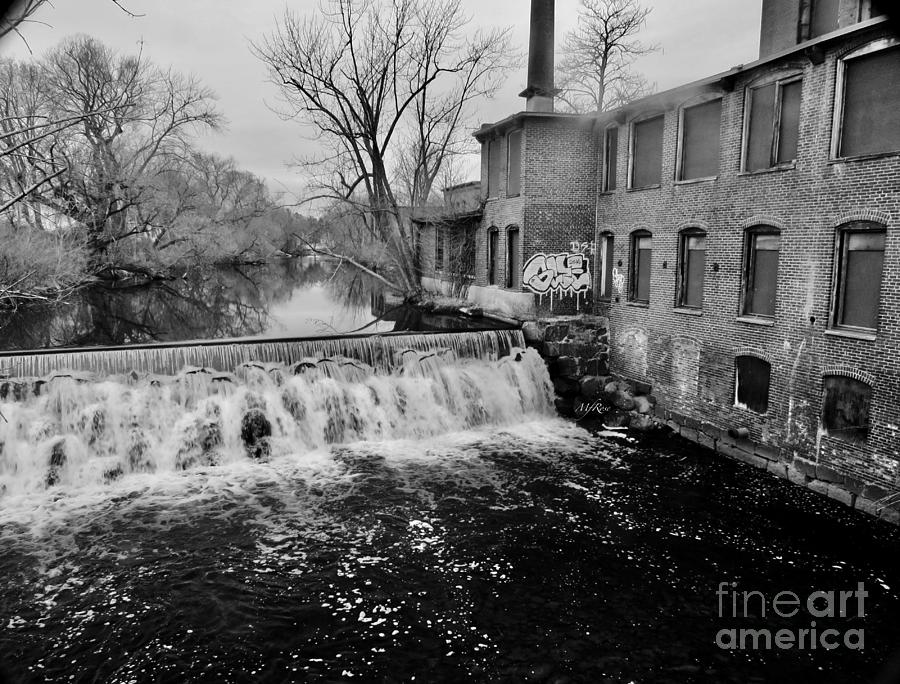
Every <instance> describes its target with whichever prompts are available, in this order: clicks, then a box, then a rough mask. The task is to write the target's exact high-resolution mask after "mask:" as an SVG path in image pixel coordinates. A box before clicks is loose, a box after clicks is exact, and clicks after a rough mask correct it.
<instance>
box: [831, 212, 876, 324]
mask: <svg viewBox="0 0 900 684" xmlns="http://www.w3.org/2000/svg"><path fill="white" fill-rule="evenodd" d="M867 225H868V226H873V225H877V224H854V226H856V227H857V229H856V230H854V229H853V228H849V229H845V230H844V231H842V233H841V235H840V267H841V270H840V273H839V274H838V288H839V292H838V318H837V324H838V325H842V326H850V327H853V328H864V329H868V330H875V329H876V328H877V327H878V308H879V304H880V299H881V274H882V270H883V268H884V243H885V232H884V231H883V230H877V229H876V230H871V229H870V230H866V229H865V226H867ZM859 228H862V230H859Z"/></svg>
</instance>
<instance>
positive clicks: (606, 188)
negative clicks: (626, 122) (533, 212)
mask: <svg viewBox="0 0 900 684" xmlns="http://www.w3.org/2000/svg"><path fill="white" fill-rule="evenodd" d="M619 128H620V126H619V124H617V123H613V124H609V125H608V126H607V127H606V128H604V129H603V180H602V184H601V186H600V187H601V192H615V191H616V190H617V189H618V187H619V142H620V138H621V137H622V136H621V135H620V131H619ZM612 131H615V133H616V158H615V159H613V160H612V164H610V158H609V134H610V132H612ZM610 166H612V167H613V168H614V170H615V173H614V177H615V181H616V184H615V185H614V186H613V187H610V185H609V169H610Z"/></svg>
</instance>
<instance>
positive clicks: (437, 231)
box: [434, 226, 447, 271]
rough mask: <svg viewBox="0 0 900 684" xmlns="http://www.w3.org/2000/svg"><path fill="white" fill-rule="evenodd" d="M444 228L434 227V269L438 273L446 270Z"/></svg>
mask: <svg viewBox="0 0 900 684" xmlns="http://www.w3.org/2000/svg"><path fill="white" fill-rule="evenodd" d="M446 239H447V238H446V235H445V234H444V229H443V227H442V226H435V227H434V268H435V270H436V271H442V270H443V269H444V241H445V240H446Z"/></svg>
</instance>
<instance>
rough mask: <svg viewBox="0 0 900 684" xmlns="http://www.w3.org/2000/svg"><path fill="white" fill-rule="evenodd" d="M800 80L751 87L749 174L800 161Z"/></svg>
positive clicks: (747, 165) (747, 162)
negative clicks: (798, 156) (798, 157)
mask: <svg viewBox="0 0 900 684" xmlns="http://www.w3.org/2000/svg"><path fill="white" fill-rule="evenodd" d="M801 90H802V82H801V81H798V80H794V81H787V82H778V83H770V84H769V85H765V86H760V87H758V88H750V89H749V90H748V91H747V95H748V97H749V98H750V107H749V116H750V122H749V125H748V127H747V132H748V137H747V148H746V150H747V151H746V155H745V160H744V170H745V171H759V170H761V169H769V168H772V167H773V166H776V165H778V164H785V163H789V162H792V161H794V160H795V159H796V158H797V141H798V138H799V135H800V92H801Z"/></svg>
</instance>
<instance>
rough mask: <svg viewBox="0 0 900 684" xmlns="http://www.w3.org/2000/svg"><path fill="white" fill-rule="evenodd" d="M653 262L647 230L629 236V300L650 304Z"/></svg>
mask: <svg viewBox="0 0 900 684" xmlns="http://www.w3.org/2000/svg"><path fill="white" fill-rule="evenodd" d="M652 261H653V235H652V234H651V233H650V231H648V230H636V231H634V232H633V233H632V234H631V283H630V290H629V299H631V301H633V302H638V303H640V304H649V303H650V265H651V263H652Z"/></svg>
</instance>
